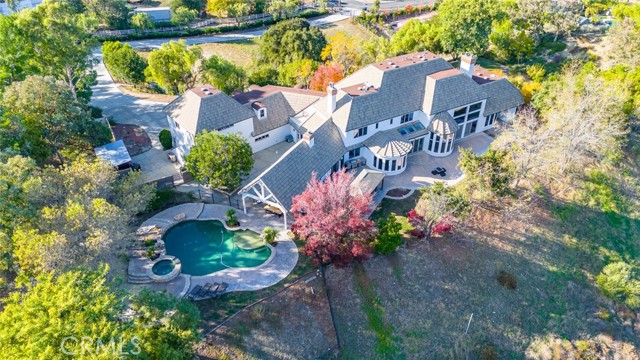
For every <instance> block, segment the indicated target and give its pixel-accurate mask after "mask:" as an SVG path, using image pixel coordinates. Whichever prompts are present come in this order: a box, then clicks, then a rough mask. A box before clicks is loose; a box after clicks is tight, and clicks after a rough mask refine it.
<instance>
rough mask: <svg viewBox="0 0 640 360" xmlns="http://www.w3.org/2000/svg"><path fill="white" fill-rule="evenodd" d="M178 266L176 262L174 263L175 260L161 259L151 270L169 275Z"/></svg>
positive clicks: (158, 273)
mask: <svg viewBox="0 0 640 360" xmlns="http://www.w3.org/2000/svg"><path fill="white" fill-rule="evenodd" d="M175 267H176V264H174V263H173V260H160V261H158V262H157V263H155V264H153V267H152V268H151V271H153V273H154V274H156V275H160V276H162V275H167V274H169V273H170V272H172V271H173V269H174V268H175Z"/></svg>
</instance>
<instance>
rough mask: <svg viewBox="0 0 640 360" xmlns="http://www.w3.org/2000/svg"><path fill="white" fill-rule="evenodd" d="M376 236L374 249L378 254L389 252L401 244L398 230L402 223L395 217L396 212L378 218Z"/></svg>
mask: <svg viewBox="0 0 640 360" xmlns="http://www.w3.org/2000/svg"><path fill="white" fill-rule="evenodd" d="M377 225H378V237H377V239H376V242H375V248H374V251H375V252H376V253H378V254H391V253H392V252H394V251H396V249H397V248H398V246H400V244H402V235H401V234H400V230H401V229H402V224H400V223H399V222H398V220H397V219H396V214H394V213H391V214H389V216H387V217H386V218H382V219H380V220H378V224H377Z"/></svg>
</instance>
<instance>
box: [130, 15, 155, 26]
mask: <svg viewBox="0 0 640 360" xmlns="http://www.w3.org/2000/svg"><path fill="white" fill-rule="evenodd" d="M131 26H133V28H134V29H139V30H147V29H153V28H154V27H155V25H154V24H153V19H152V18H151V15H149V14H147V13H137V14H134V15H133V16H132V17H131Z"/></svg>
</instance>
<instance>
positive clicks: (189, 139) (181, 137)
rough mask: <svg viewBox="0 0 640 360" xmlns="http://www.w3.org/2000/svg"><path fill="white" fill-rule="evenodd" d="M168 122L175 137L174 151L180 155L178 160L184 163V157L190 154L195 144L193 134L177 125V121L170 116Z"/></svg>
mask: <svg viewBox="0 0 640 360" xmlns="http://www.w3.org/2000/svg"><path fill="white" fill-rule="evenodd" d="M167 122H168V123H169V131H171V136H172V137H173V152H174V153H175V154H176V156H177V157H178V162H179V163H180V164H184V157H185V156H186V155H187V154H189V150H190V149H191V147H192V146H193V139H194V138H193V134H191V133H189V132H188V131H187V130H185V129H184V128H181V127H179V125H178V126H176V122H175V121H174V120H173V119H172V118H171V117H170V116H167Z"/></svg>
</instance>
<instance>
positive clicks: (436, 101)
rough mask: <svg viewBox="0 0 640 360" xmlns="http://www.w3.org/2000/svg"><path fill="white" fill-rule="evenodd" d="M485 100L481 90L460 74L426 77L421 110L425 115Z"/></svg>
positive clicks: (464, 75) (485, 96) (468, 78)
mask: <svg viewBox="0 0 640 360" xmlns="http://www.w3.org/2000/svg"><path fill="white" fill-rule="evenodd" d="M486 98H487V94H486V93H485V92H484V90H483V88H482V87H481V86H480V85H478V84H477V83H476V82H475V81H473V80H472V79H471V78H470V77H469V76H467V75H466V74H464V73H462V72H457V73H455V74H453V73H451V75H449V76H444V77H441V76H437V74H434V76H428V77H427V79H426V95H425V97H424V104H423V110H424V112H425V113H426V114H427V115H434V114H437V113H440V112H443V111H447V110H451V109H455V108H459V107H461V106H464V105H468V104H471V103H474V102H477V101H480V100H483V99H486Z"/></svg>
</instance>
